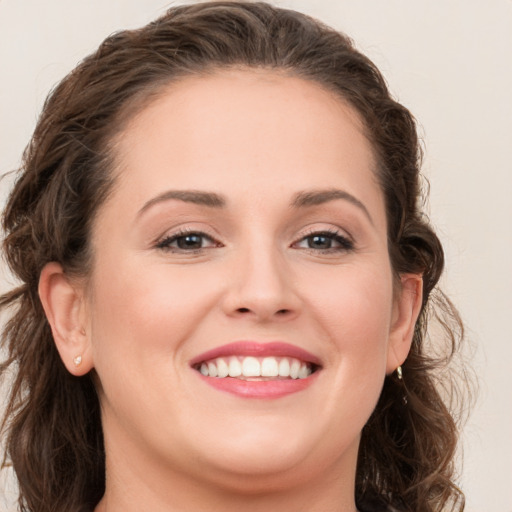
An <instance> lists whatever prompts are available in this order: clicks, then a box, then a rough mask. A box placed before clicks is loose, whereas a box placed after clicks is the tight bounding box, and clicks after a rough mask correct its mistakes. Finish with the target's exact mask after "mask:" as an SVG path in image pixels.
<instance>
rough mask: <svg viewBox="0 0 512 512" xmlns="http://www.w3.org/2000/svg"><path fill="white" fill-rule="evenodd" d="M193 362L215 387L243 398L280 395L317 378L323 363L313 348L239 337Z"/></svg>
mask: <svg viewBox="0 0 512 512" xmlns="http://www.w3.org/2000/svg"><path fill="white" fill-rule="evenodd" d="M190 366H191V367H192V368H193V369H194V370H195V371H196V372H197V375H198V376H199V377H200V378H201V379H202V380H203V381H204V382H205V383H206V384H209V385H210V386H211V387H213V388H215V389H217V390H219V391H223V392H227V393H230V394H233V395H237V396H239V397H243V398H263V399H272V398H280V397H282V396H285V395H290V394H293V393H296V392H299V391H302V390H304V389H306V388H308V387H309V386H311V385H312V384H313V383H314V382H315V381H316V380H317V376H318V373H320V372H319V370H320V369H321V367H322V365H321V362H320V360H319V359H318V358H317V357H316V356H315V355H313V354H311V353H310V352H308V351H306V350H304V349H302V348H299V347H297V346H295V345H291V344H289V343H283V342H270V343H259V342H255V341H238V342H235V343H229V344H227V345H222V346H220V347H217V348H214V349H212V350H210V351H208V352H205V353H204V354H201V355H199V356H197V357H195V358H194V359H193V360H192V361H191V362H190Z"/></svg>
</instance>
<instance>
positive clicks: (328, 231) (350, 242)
mask: <svg viewBox="0 0 512 512" xmlns="http://www.w3.org/2000/svg"><path fill="white" fill-rule="evenodd" d="M315 235H316V236H326V237H330V238H331V239H332V240H335V241H336V242H337V243H338V244H340V246H339V247H330V248H327V249H314V248H311V247H304V248H302V249H304V250H309V251H312V252H314V253H333V252H350V251H353V250H354V249H355V242H354V239H353V238H352V236H351V235H349V234H348V233H347V232H346V231H345V230H343V229H340V228H337V227H333V226H331V227H327V228H325V227H324V228H322V227H318V228H316V227H309V228H308V229H307V231H306V232H304V233H302V234H301V235H300V237H298V238H297V240H296V241H295V242H293V244H292V247H293V246H297V245H298V244H299V243H300V242H303V241H304V240H306V239H307V238H310V237H312V236H315ZM299 249H300V248H299Z"/></svg>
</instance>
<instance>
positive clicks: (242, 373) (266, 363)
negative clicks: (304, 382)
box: [198, 356, 312, 379]
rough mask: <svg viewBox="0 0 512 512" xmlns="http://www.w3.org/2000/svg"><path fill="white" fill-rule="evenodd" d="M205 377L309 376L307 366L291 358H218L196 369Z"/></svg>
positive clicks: (302, 377) (310, 371)
mask: <svg viewBox="0 0 512 512" xmlns="http://www.w3.org/2000/svg"><path fill="white" fill-rule="evenodd" d="M198 370H199V371H200V372H201V374H202V375H204V376H205V377H218V378H225V377H235V378H241V379H244V378H254V377H277V378H291V379H305V378H306V377H309V375H311V373H312V370H311V367H310V365H309V364H307V363H305V362H301V361H299V360H298V359H295V358H291V357H263V358H258V357H252V356H247V357H243V356H231V357H230V358H229V360H227V361H226V359H224V358H222V357H219V358H217V359H212V360H211V361H206V362H204V363H202V364H201V366H200V367H199V368H198Z"/></svg>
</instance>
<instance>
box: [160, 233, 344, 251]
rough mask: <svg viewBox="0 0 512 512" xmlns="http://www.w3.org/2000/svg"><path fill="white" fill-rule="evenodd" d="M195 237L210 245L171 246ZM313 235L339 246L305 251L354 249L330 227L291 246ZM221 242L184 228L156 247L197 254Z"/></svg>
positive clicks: (161, 241)
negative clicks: (181, 240) (191, 246)
mask: <svg viewBox="0 0 512 512" xmlns="http://www.w3.org/2000/svg"><path fill="white" fill-rule="evenodd" d="M192 236H194V237H197V238H200V239H201V241H204V240H208V241H209V242H210V243H211V244H212V245H211V246H210V247H194V248H183V247H173V246H172V244H173V243H177V242H178V241H179V240H180V239H185V238H187V237H192ZM314 237H322V238H326V239H327V240H328V241H329V242H330V243H331V244H332V242H336V243H337V244H339V247H327V248H322V249H318V248H317V249H315V248H314V247H302V249H305V250H307V251H310V252H312V253H316V254H318V253H321V254H332V253H339V252H351V251H353V250H354V243H353V242H352V240H350V239H349V238H348V237H346V236H344V235H342V234H340V232H339V231H337V230H335V229H332V230H329V229H327V230H322V231H311V232H310V233H308V234H306V235H305V236H303V237H301V238H300V239H299V240H298V241H297V242H294V243H293V244H292V247H296V248H299V249H300V248H301V247H297V245H298V244H300V243H301V242H305V241H307V240H311V239H313V238H314ZM221 246H222V244H221V243H220V242H217V241H216V240H215V239H214V238H212V237H211V236H209V235H207V234H206V233H204V232H202V231H194V230H188V229H184V230H181V231H178V232H177V233H174V234H173V235H170V236H166V237H165V238H163V239H162V240H160V241H158V242H157V244H156V248H157V249H161V250H164V251H169V252H178V253H189V254H197V253H199V252H201V251H203V250H205V249H210V248H213V247H221Z"/></svg>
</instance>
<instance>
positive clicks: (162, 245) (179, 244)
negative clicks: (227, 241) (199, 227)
mask: <svg viewBox="0 0 512 512" xmlns="http://www.w3.org/2000/svg"><path fill="white" fill-rule="evenodd" d="M219 245H220V244H219V243H218V242H216V241H215V240H214V239H213V238H212V237H210V236H208V235H207V234H206V233H201V232H199V231H197V232H196V231H190V232H180V233H175V234H173V235H170V236H167V237H165V238H164V239H163V240H160V241H159V242H158V243H157V244H156V247H157V248H158V249H163V250H168V251H172V252H197V251H200V250H201V249H208V248H211V247H218V246H219Z"/></svg>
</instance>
